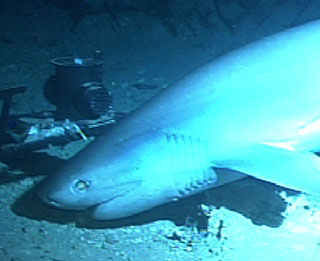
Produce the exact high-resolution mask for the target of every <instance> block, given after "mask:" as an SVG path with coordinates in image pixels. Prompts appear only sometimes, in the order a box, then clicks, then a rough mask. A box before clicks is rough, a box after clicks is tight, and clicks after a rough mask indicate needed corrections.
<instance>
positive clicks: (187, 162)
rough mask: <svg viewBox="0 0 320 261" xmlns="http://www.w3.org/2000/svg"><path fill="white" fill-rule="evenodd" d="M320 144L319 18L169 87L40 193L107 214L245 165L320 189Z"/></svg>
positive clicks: (152, 202) (207, 183)
mask: <svg viewBox="0 0 320 261" xmlns="http://www.w3.org/2000/svg"><path fill="white" fill-rule="evenodd" d="M319 150H320V21H315V22H311V23H308V24H305V25H302V26H298V27H295V28H293V29H289V30H286V31H283V32H280V33H278V34H275V35H273V36H271V37H267V38H264V39H262V40H260V41H257V42H255V43H253V44H250V45H247V46H246V47H243V48H241V49H238V50H235V51H232V52H230V53H229V54H227V55H224V56H222V57H220V58H218V59H216V60H214V61H213V62H211V63H209V64H207V65H205V66H204V67H202V68H200V69H198V70H196V71H195V72H194V73H192V74H190V75H188V76H187V77H185V78H184V79H182V80H181V81H180V82H178V83H177V84H175V85H174V86H173V87H170V88H168V89H166V90H164V91H163V92H162V93H160V94H159V95H157V96H156V97H154V98H152V99H151V100H150V101H149V102H147V103H146V104H144V105H143V106H142V107H140V108H139V109H138V110H136V111H134V112H133V113H132V114H130V115H129V116H128V117H127V118H125V119H124V120H122V121H120V122H119V123H118V124H116V125H115V126H113V127H111V128H110V129H108V130H107V131H106V132H105V133H103V134H102V135H101V136H100V137H99V138H97V140H96V141H95V142H93V143H92V144H90V145H89V146H88V147H87V148H86V149H85V150H84V151H82V152H80V153H79V155H77V156H76V157H74V158H73V159H71V160H70V161H69V162H68V163H67V164H66V166H64V168H63V169H62V170H61V172H60V173H58V174H57V175H55V176H53V177H50V178H48V181H47V182H46V183H45V185H44V186H43V188H42V189H41V191H40V197H41V198H42V199H43V200H44V201H45V202H47V203H49V204H50V205H53V206H56V207H58V208H62V209H71V210H86V209H88V208H90V209H93V217H94V218H96V219H101V220H108V219H117V218H122V217H126V216H130V215H133V214H135V213H139V212H141V211H144V210H147V209H150V208H152V207H154V206H157V205H159V204H163V203H166V202H170V201H175V200H177V199H179V198H182V197H185V196H188V195H191V194H195V193H198V192H200V191H204V190H206V189H208V188H212V187H216V186H220V185H222V184H225V183H227V182H230V181H232V180H235V179H238V178H239V177H241V176H242V174H240V173H245V174H248V175H252V176H254V177H256V178H259V179H262V180H266V181H269V182H273V183H276V184H279V185H282V186H285V187H287V188H291V189H295V190H298V191H302V192H305V193H310V194H314V195H320V159H319V158H318V157H317V156H316V155H315V154H314V152H317V151H319ZM220 168H221V169H230V170H235V171H237V172H233V171H228V172H220V171H217V170H219V169H220Z"/></svg>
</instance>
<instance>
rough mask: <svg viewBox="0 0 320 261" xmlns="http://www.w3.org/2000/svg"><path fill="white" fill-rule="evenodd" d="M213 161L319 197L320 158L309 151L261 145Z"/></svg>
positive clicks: (219, 165)
mask: <svg viewBox="0 0 320 261" xmlns="http://www.w3.org/2000/svg"><path fill="white" fill-rule="evenodd" d="M214 164H215V166H217V167H224V168H230V169H233V170H237V171H240V172H244V173H246V174H249V175H252V176H254V177H256V178H259V179H262V180H266V181H270V182H273V183H276V184H278V185H281V186H284V187H287V188H291V189H295V190H298V191H301V192H305V193H309V194H313V195H319V196H320V158H319V157H317V156H316V155H315V154H313V153H311V152H297V151H291V150H286V149H283V148H278V147H272V146H268V145H264V144H260V145H254V146H248V147H245V148H242V149H241V150H237V151H236V152H234V154H233V156H231V157H230V159H227V160H223V161H219V162H215V163H214Z"/></svg>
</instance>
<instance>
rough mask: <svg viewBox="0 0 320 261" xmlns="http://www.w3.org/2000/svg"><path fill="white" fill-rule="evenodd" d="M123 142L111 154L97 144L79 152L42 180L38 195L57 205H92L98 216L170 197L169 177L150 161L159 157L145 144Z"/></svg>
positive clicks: (126, 213)
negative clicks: (122, 145) (118, 148)
mask: <svg viewBox="0 0 320 261" xmlns="http://www.w3.org/2000/svg"><path fill="white" fill-rule="evenodd" d="M147 144H148V143H147ZM109 145H110V144H109ZM127 145H128V144H126V146H125V147H123V149H120V150H119V151H117V150H116V149H115V151H116V152H115V153H111V154H108V153H105V152H103V151H101V150H100V148H99V146H98V145H96V146H93V148H89V150H87V151H84V153H80V154H81V155H78V156H76V157H75V158H74V159H71V160H70V161H69V162H68V163H67V164H66V166H65V167H64V168H62V170H61V171H60V173H58V174H57V175H54V176H52V177H49V178H48V179H47V180H46V181H45V183H44V185H43V187H42V188H41V190H40V193H39V195H40V198H42V199H43V200H44V201H45V202H46V203H48V204H50V205H51V206H54V207H57V208H61V209H69V210H87V209H92V210H93V217H94V218H95V219H100V220H110V219H117V218H122V217H126V216H130V215H133V214H135V213H139V212H142V211H144V210H147V209H149V208H151V207H153V206H156V205H159V204H162V203H165V202H168V201H170V200H171V198H174V197H175V196H176V195H175V191H174V189H172V187H171V186H170V181H169V180H168V179H166V177H164V176H163V175H158V174H157V172H159V171H160V168H161V166H160V167H159V165H158V166H157V165H154V164H159V161H158V160H161V159H160V158H158V157H155V156H150V155H151V154H153V155H155V153H152V152H150V151H146V150H149V146H148V145H147V146H144V145H143V144H142V145H141V144H140V145H141V146H140V145H139V146H136V145H137V144H133V145H134V146H127ZM110 146H111V145H110ZM117 147H121V144H120V145H119V144H118V145H117ZM109 149H110V147H109ZM158 156H159V155H158ZM155 161H158V162H155Z"/></svg>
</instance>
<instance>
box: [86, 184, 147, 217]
mask: <svg viewBox="0 0 320 261" xmlns="http://www.w3.org/2000/svg"><path fill="white" fill-rule="evenodd" d="M140 185H141V181H139V182H135V183H134V186H132V183H131V184H130V186H127V188H126V189H125V190H123V187H122V192H121V193H119V194H117V195H115V196H114V197H112V198H109V199H108V200H105V201H102V202H99V203H98V204H96V205H94V206H92V208H91V210H92V216H93V218H94V219H98V220H108V219H117V218H121V217H124V216H127V215H128V214H125V213H128V209H131V208H132V204H134V203H135V202H136V200H138V199H137V198H136V195H135V192H136V190H137V189H138V188H140Z"/></svg>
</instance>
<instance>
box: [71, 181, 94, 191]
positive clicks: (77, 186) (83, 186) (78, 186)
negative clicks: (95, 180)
mask: <svg viewBox="0 0 320 261" xmlns="http://www.w3.org/2000/svg"><path fill="white" fill-rule="evenodd" d="M89 186H90V181H88V180H81V179H78V180H76V181H75V182H74V183H73V189H74V190H75V191H76V192H86V191H87V189H88V188H89Z"/></svg>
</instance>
